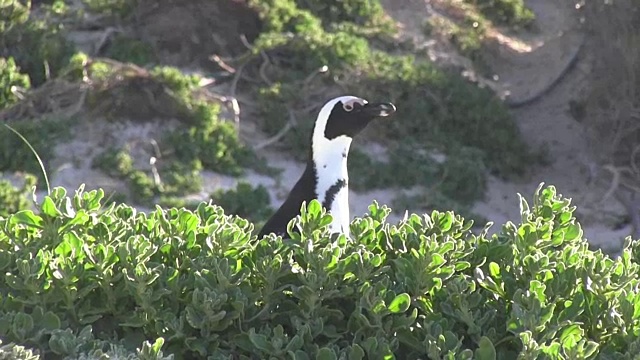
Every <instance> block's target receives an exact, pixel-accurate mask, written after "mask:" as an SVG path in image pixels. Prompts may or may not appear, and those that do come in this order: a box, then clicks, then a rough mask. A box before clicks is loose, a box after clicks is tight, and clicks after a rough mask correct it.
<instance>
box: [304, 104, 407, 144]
mask: <svg viewBox="0 0 640 360" xmlns="http://www.w3.org/2000/svg"><path fill="white" fill-rule="evenodd" d="M395 111H396V107H395V106H394V105H393V104H392V103H369V102H368V101H367V100H365V99H362V98H359V97H356V96H340V97H337V98H334V99H331V100H329V101H328V102H327V103H325V104H324V106H322V108H321V109H320V113H319V114H318V118H317V120H316V124H315V128H314V131H313V140H320V139H323V138H324V139H323V140H325V139H326V140H329V141H331V140H333V139H336V138H342V137H346V138H353V137H354V136H356V135H358V133H360V132H361V131H362V130H364V129H365V128H366V127H367V125H369V123H370V122H371V121H372V120H374V119H376V118H380V117H387V116H389V115H391V114H393V113H394V112H395Z"/></svg>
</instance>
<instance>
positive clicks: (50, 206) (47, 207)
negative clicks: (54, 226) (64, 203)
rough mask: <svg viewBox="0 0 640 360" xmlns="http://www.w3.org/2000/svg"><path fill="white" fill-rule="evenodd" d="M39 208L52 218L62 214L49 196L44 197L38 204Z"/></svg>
mask: <svg viewBox="0 0 640 360" xmlns="http://www.w3.org/2000/svg"><path fill="white" fill-rule="evenodd" d="M40 210H41V211H42V213H43V214H45V215H47V216H49V217H52V218H54V217H58V216H60V215H62V213H61V212H60V210H58V207H56V204H55V203H54V202H53V200H51V197H49V196H45V197H44V201H43V202H42V205H41V206H40Z"/></svg>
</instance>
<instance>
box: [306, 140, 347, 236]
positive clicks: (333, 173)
mask: <svg viewBox="0 0 640 360" xmlns="http://www.w3.org/2000/svg"><path fill="white" fill-rule="evenodd" d="M340 140H341V141H340ZM350 143H351V139H336V140H334V141H333V144H331V145H333V146H325V147H324V148H323V149H322V150H323V151H317V152H316V154H315V157H314V160H315V166H316V176H317V178H316V179H317V184H316V194H317V196H318V201H320V203H322V204H323V205H324V206H326V207H327V211H328V212H330V213H331V216H332V217H333V221H332V222H331V224H330V225H329V229H330V231H331V232H332V233H344V234H346V235H347V236H348V235H349V224H350V220H349V174H348V172H347V153H348V151H349V145H350Z"/></svg>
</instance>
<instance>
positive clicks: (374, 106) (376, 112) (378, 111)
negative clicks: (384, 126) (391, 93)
mask: <svg viewBox="0 0 640 360" xmlns="http://www.w3.org/2000/svg"><path fill="white" fill-rule="evenodd" d="M360 111H361V112H362V113H364V114H366V115H369V116H372V117H387V116H389V115H391V114H393V113H394V112H396V106H395V105H393V104H392V103H367V104H365V105H364V106H363V107H362V108H361V110H360Z"/></svg>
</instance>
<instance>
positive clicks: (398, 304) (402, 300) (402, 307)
mask: <svg viewBox="0 0 640 360" xmlns="http://www.w3.org/2000/svg"><path fill="white" fill-rule="evenodd" d="M410 305H411V296H409V294H407V293H402V294H400V295H398V296H396V297H395V299H393V301H391V304H389V307H388V309H389V311H391V312H392V313H394V314H397V313H402V312H405V311H407V310H408V309H409V306H410Z"/></svg>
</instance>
